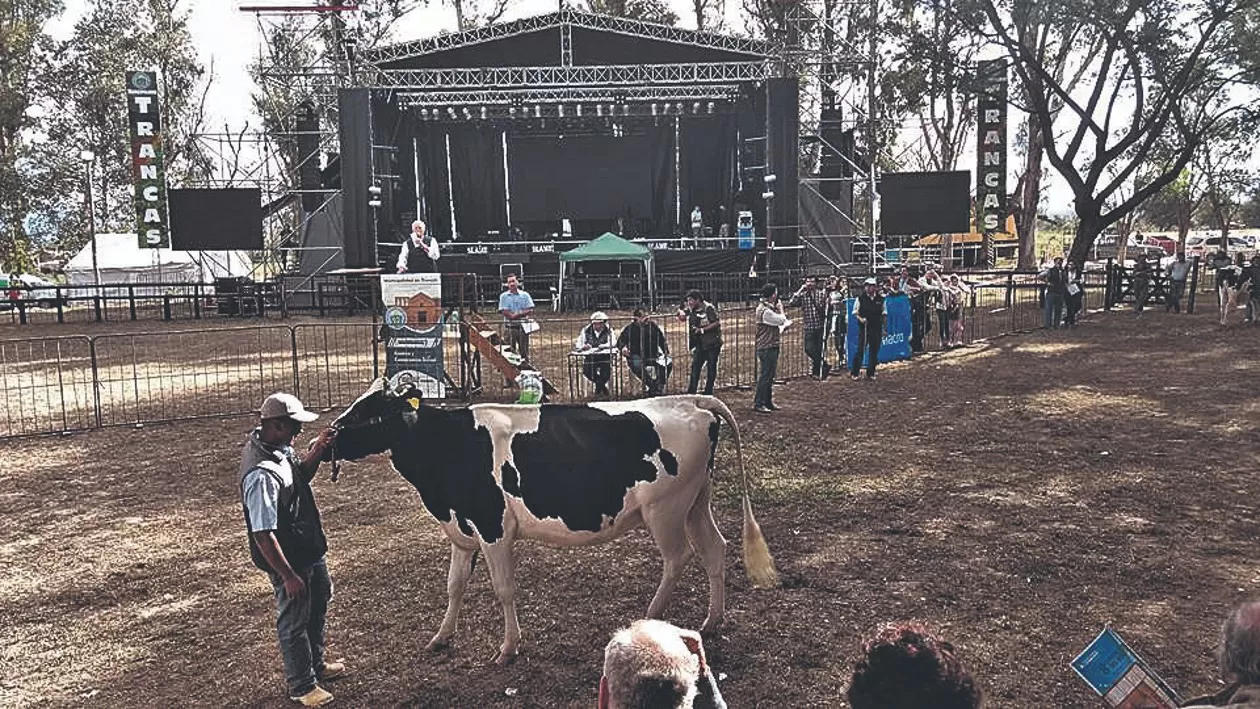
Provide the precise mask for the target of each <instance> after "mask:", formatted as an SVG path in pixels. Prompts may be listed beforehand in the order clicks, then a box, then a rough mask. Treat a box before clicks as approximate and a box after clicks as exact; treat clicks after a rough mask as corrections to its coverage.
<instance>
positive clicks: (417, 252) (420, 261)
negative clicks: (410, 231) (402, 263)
mask: <svg viewBox="0 0 1260 709" xmlns="http://www.w3.org/2000/svg"><path fill="white" fill-rule="evenodd" d="M431 238H433V237H429V236H426V237H425V238H424V244H425V245H427V244H428V243H429V239H431ZM436 272H437V263H436V262H434V261H433V259H431V258H429V251H428V249H426V248H425V246H424V245H421V246H416V242H415V241H414V240H413V239H412V238H411V237H407V273H436Z"/></svg>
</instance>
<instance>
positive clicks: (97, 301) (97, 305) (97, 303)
mask: <svg viewBox="0 0 1260 709" xmlns="http://www.w3.org/2000/svg"><path fill="white" fill-rule="evenodd" d="M92 309H93V310H95V311H96V322H102V321H103V320H104V318H102V317H101V296H100V294H99V293H98V294H97V295H94V296H92Z"/></svg>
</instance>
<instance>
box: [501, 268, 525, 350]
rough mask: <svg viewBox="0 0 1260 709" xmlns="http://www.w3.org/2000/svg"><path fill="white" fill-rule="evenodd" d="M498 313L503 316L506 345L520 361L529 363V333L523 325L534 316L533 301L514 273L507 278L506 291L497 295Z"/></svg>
mask: <svg viewBox="0 0 1260 709" xmlns="http://www.w3.org/2000/svg"><path fill="white" fill-rule="evenodd" d="M499 312H500V313H502V314H503V334H504V335H505V337H506V339H507V344H508V346H509V347H511V348H512V349H513V350H515V351H516V354H518V355H520V356H521V359H523V360H526V361H529V333H528V332H526V331H525V323H526V321H528V320H529V318H530V316H531V315H533V314H534V299H533V298H531V297H529V293H526V292H525V290H524V289H522V288H521V281H520V278H518V277H517V275H516V274H515V273H509V274H508V277H507V290H506V291H504V292H503V293H502V294H501V295H499Z"/></svg>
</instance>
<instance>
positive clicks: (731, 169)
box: [339, 10, 799, 279]
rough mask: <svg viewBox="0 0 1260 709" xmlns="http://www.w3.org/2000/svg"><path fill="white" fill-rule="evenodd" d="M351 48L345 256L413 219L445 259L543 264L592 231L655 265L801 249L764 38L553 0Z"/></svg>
mask: <svg viewBox="0 0 1260 709" xmlns="http://www.w3.org/2000/svg"><path fill="white" fill-rule="evenodd" d="M360 60H361V61H364V62H367V63H368V66H367V67H366V68H362V67H361V68H360V80H361V82H362V83H363V84H364V85H365V86H366V87H365V88H353V89H343V90H342V91H341V92H340V96H339V114H340V147H341V153H340V156H339V176H340V187H341V189H342V191H343V199H342V200H341V204H340V207H341V212H342V214H341V220H340V221H341V224H342V228H343V231H344V234H343V239H344V250H343V256H344V265H345V266H350V267H355V266H376V265H378V264H384V265H386V266H388V265H390V264H391V263H392V262H393V260H394V258H396V255H397V253H398V251H397V249H398V244H400V243H401V241H402V240H403V238H405V235H406V234H407V233H409V231H410V225H411V223H412V221H413V220H415V219H417V218H419V219H422V220H423V221H425V222H426V224H427V225H428V229H429V233H430V234H431V235H433V236H435V237H436V238H437V239H438V240H439V241H440V242H441V244H442V247H443V257H442V259H441V267H442V270H443V271H461V272H469V273H483V272H484V275H487V276H495V277H498V275H499V274H500V272H501V270H502V269H501V267H502V266H504V265H509V266H511V265H516V266H519V267H520V269H521V270H522V271H523V272H524V273H525V274H526V276H527V277H529V276H530V275H533V274H537V275H538V276H543V275H544V274H546V275H549V276H550V278H551V279H554V278H555V277H556V274H558V271H559V268H558V265H557V255H556V254H557V252H559V251H563V250H566V249H567V248H571V247H575V246H577V245H579V244H580V243H583V242H585V241H589V240H590V239H593V238H595V237H597V236H599V235H601V234H603V233H605V232H613V233H615V234H618V235H620V236H622V237H624V238H626V239H630V240H633V241H639V242H642V243H645V245H647V246H649V248H653V251H654V253H655V255H656V261H655V263H656V265H657V272H658V273H669V272H671V271H673V270H674V269H675V268H677V269H678V271H679V272H681V271H684V270H686V271H691V272H697V271H704V272H718V271H721V272H729V273H738V272H743V273H747V271H748V269H749V267H750V266H751V265H752V264H753V261H754V258H756V257H755V256H754V254H758V253H759V254H761V258H762V259H764V255H765V252H766V251H767V248H768V247H772V248H773V249H774V252H773V253H774V254H775V255H774V256H773V257H772V258H773V259H775V260H779V259H780V257H779V255H778V254H779V253H782V254H783V256H782V260H781V261H780V262H779V263H776V267H779V268H782V267H787V266H789V265H790V264H789V263H787V261H788V260H791V261H792V263H793V264H794V263H795V259H796V258H797V256H798V254H799V251H798V250H797V249H796V248H794V247H796V246H797V244H798V243H799V238H798V234H797V227H796V224H797V194H796V190H797V180H796V169H797V168H796V163H797V81H796V79H795V78H776V77H774V76H773V71H772V70H773V63H772V61H770V60H771V50H770V48H769V47H768V46H767V45H765V44H764V43H762V42H759V41H756V40H751V39H746V38H739V37H727V36H723V35H718V34H712V33H706V32H695V31H689V30H682V29H677V28H673V27H664V26H661V25H653V24H648V23H642V22H636V21H632V20H625V19H622V18H616V17H610V16H603V15H593V14H588V13H582V12H575V11H571V10H565V11H561V12H557V13H552V14H548V15H542V16H539V17H534V18H528V19H524V20H520V21H516V22H509V23H504V24H500V25H494V26H491V27H485V28H479V29H475V30H471V31H467V32H461V33H456V34H450V35H443V36H440V37H434V38H431V39H426V40H422V41H417V42H408V43H403V44H398V45H392V46H387V47H381V48H376V49H374V50H371V51H370V52H367V53H365V55H364V56H361V57H360ZM767 175H776V176H777V178H778V179H777V181H774V182H771V183H767V182H766V181H765V177H766V176H767ZM768 185H769V186H768ZM376 188H379V195H378V191H377V189H376ZM770 192H773V193H774V194H773V196H772V197H771V198H770V199H765V198H763V193H770ZM696 207H699V209H700V212H701V222H702V226H701V228H700V229H699V236H700V237H701V238H700V240H699V241H697V240H695V239H693V235H694V230H693V219H692V212H693V209H694V208H696ZM740 212H748V213H751V216H752V222H753V224H752V227H753V234H754V238H753V240H752V241H751V242H748V241H747V240H746V241H745V243H744V244H743V246H744V247H745V249H744V250H742V251H741V250H740V249H738V248H737V246H736V244H737V243H738V242H737V227H736V222H737V218H738V215H739V213H740ZM767 233H769V234H770V235H771V238H770V239H769V240H767V238H766V235H767ZM684 239H685V241H684ZM697 246H702V247H712V248H695V247H697ZM684 247H685V248H684ZM780 249H782V251H779V250H780Z"/></svg>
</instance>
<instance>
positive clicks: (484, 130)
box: [450, 126, 507, 241]
mask: <svg viewBox="0 0 1260 709" xmlns="http://www.w3.org/2000/svg"><path fill="white" fill-rule="evenodd" d="M450 136H451V182H452V184H453V185H454V187H455V224H456V226H457V227H458V228H459V236H460V238H461V239H463V240H465V241H467V240H481V239H483V238H485V235H486V232H488V231H498V232H499V233H501V234H506V233H507V202H506V200H505V199H504V193H503V189H504V188H503V133H502V132H501V131H500V130H499V129H497V128H491V127H477V126H452V127H451V129H450Z"/></svg>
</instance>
